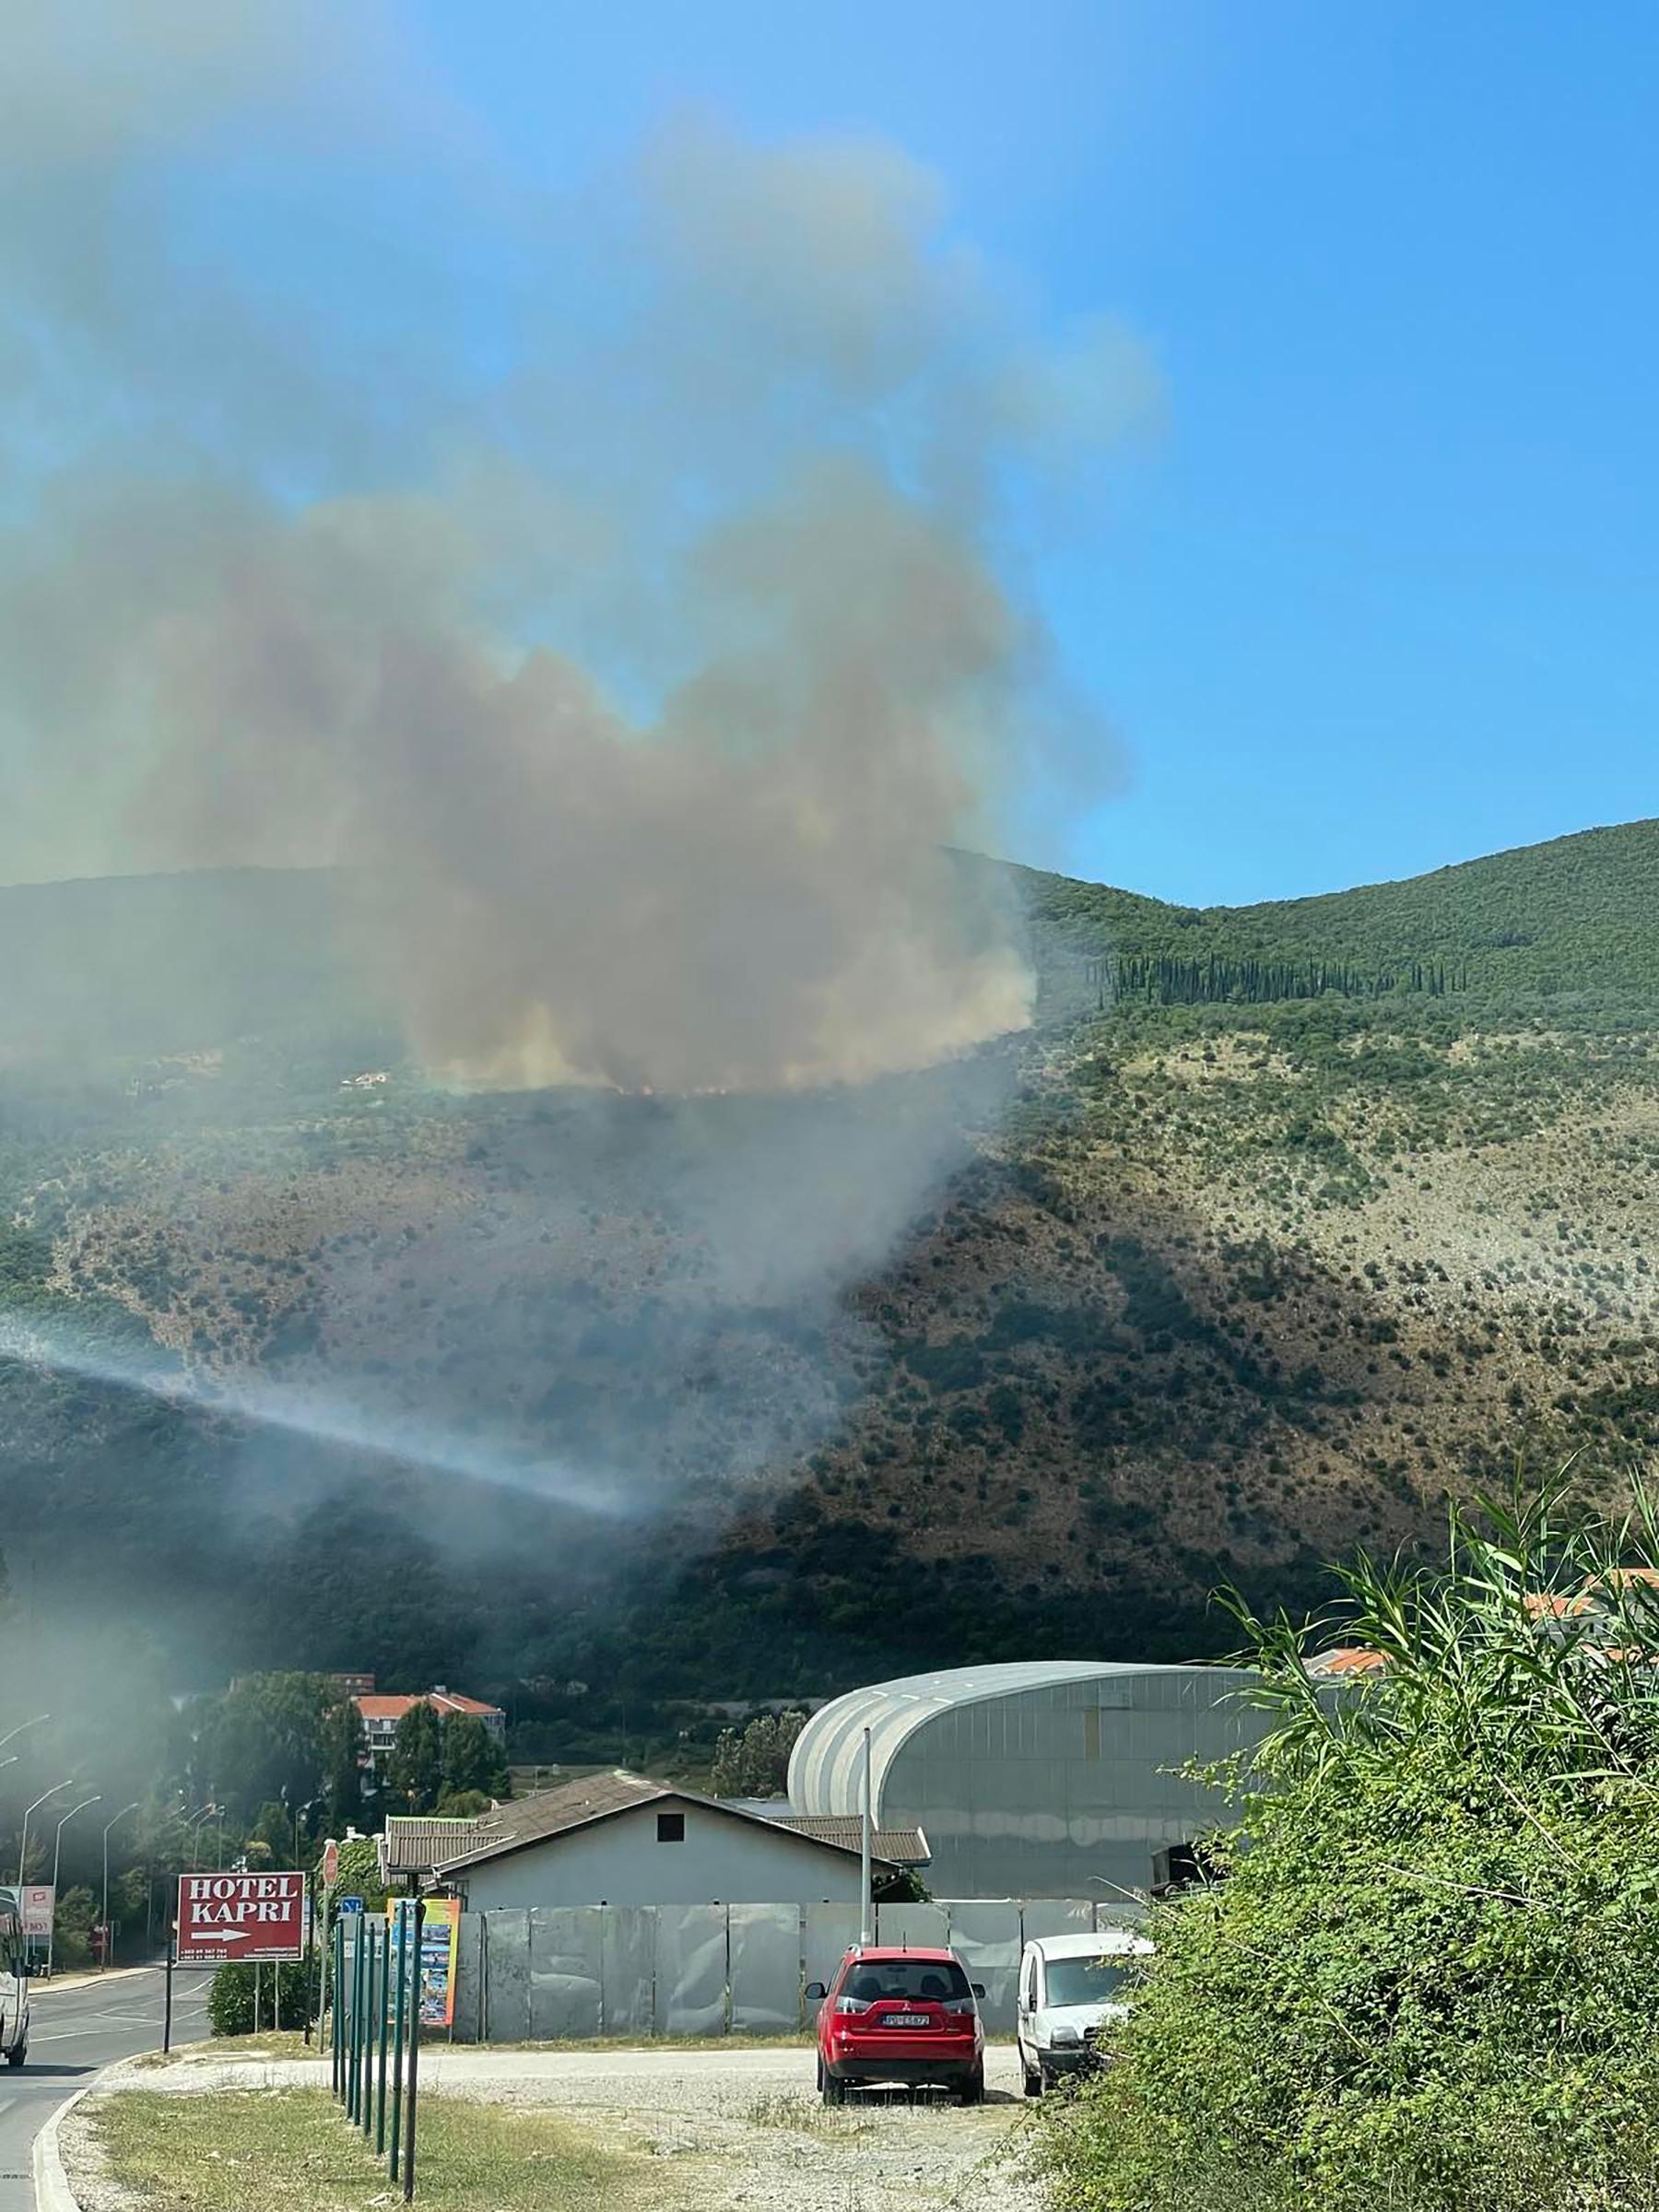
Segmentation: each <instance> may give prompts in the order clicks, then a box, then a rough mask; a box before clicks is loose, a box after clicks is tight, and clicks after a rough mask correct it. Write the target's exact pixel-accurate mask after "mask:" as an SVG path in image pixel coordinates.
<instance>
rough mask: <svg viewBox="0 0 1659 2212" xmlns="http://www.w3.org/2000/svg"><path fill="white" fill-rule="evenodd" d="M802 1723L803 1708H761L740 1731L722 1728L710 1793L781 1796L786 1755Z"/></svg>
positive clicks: (786, 1782)
mask: <svg viewBox="0 0 1659 2212" xmlns="http://www.w3.org/2000/svg"><path fill="white" fill-rule="evenodd" d="M805 1726H806V1714H805V1713H804V1712H782V1713H770V1712H763V1713H760V1714H759V1715H758V1716H757V1717H756V1718H755V1719H754V1720H752V1721H751V1722H750V1723H749V1724H748V1726H747V1728H745V1729H744V1731H743V1733H742V1735H738V1733H737V1732H736V1730H735V1729H733V1728H724V1729H722V1731H721V1733H720V1739H719V1741H718V1742H717V1743H716V1745H715V1747H714V1764H713V1769H712V1778H711V1787H712V1791H713V1794H714V1795H715V1796H716V1797H782V1795H783V1794H784V1793H785V1791H786V1790H787V1788H788V1786H789V1755H790V1753H791V1752H792V1751H793V1750H794V1747H795V1738H796V1737H797V1736H798V1735H800V1733H801V1731H802V1729H803V1728H804V1727H805Z"/></svg>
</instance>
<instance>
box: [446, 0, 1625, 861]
mask: <svg viewBox="0 0 1659 2212" xmlns="http://www.w3.org/2000/svg"><path fill="white" fill-rule="evenodd" d="M423 21H424V28H425V31H426V34H427V37H428V39H429V45H430V49H431V51H432V53H433V54H434V56H435V58H436V61H437V64H438V75H439V76H440V78H441V79H445V80H449V81H451V82H452V83H453V86H454V88H456V90H457V91H458V92H459V94H460V95H461V97H462V99H463V100H465V103H466V104H467V105H468V106H469V107H470V108H472V109H473V110H474V112H476V113H477V115H479V116H480V117H481V118H483V119H485V120H486V122H487V124H488V129H489V131H490V133H491V135H492V136H494V137H495V138H497V139H498V140H499V142H500V148H501V150H503V151H504V152H505V154H506V155H507V157H508V159H509V161H510V163H511V165H512V167H513V168H514V169H517V170H520V171H524V172H527V173H529V174H532V175H535V176H538V177H542V178H545V179H546V181H547V182H548V183H549V184H552V185H559V184H562V183H565V182H571V181H573V180H576V179H578V178H581V177H582V176H584V175H587V174H591V173H592V172H593V171H594V168H595V166H596V165H599V164H602V163H604V162H605V161H606V160H607V159H611V158H613V157H616V156H619V155H620V154H621V153H623V152H624V151H625V149H626V148H627V147H629V145H630V144H631V143H633V142H634V141H635V140H637V138H638V136H639V135H640V133H641V130H642V129H643V128H645V127H648V126H649V125H650V124H652V123H653V122H654V121H657V120H659V119H661V118H662V117H663V116H664V115H665V114H668V113H671V112H673V111H674V110H675V109H677V108H678V107H682V106H685V105H687V104H691V105H694V106H695V105H700V106H704V107H707V108H710V109H712V110H713V111H714V112H717V113H718V114H720V115H722V116H723V117H725V118H728V119H729V120H730V121H731V122H733V123H734V124H736V125H738V126H739V127H741V128H742V129H744V130H746V131H748V132H752V133H754V134H757V135H760V136H762V137H765V136H771V135H786V134H790V133H794V132H798V131H803V130H805V131H812V130H819V129H837V130H844V129H848V128H853V129H858V130H867V131H875V132H878V133H882V134H885V135H889V136H891V137H892V138H894V139H895V140H897V141H898V142H899V143H900V145H902V146H903V147H905V149H906V150H907V151H908V152H909V153H911V154H912V155H913V156H914V157H915V158H916V159H919V160H921V161H923V162H925V163H927V164H928V165H930V166H931V167H933V168H934V169H935V170H936V171H938V172H939V173H940V175H941V176H942V177H943V178H944V180H945V182H946V184H947V189H948V193H949V195H950V204H951V209H952V218H953V222H954V224H955V226H956V227H957V228H958V229H959V230H960V232H961V233H962V234H963V235H964V236H966V237H969V238H971V239H972V240H973V241H975V243H976V244H977V245H979V246H980V247H982V249H983V250H984V251H985V252H986V253H988V254H990V255H991V256H992V257H993V258H994V260H995V261H996V262H997V263H998V264H999V265H1001V266H1002V267H1003V268H1004V269H1005V270H1008V271H1012V272H1013V273H1014V275H1015V277H1016V278H1017V280H1018V281H1019V282H1020V283H1022V284H1023V285H1024V286H1025V287H1026V288H1028V289H1029V292H1030V296H1031V297H1032V299H1033V300H1035V301H1036V302H1038V303H1039V307H1040V311H1041V312H1042V313H1043V314H1045V315H1053V317H1055V318H1063V317H1065V316H1067V315H1074V314H1077V313H1083V312H1089V311H1093V310H1103V311H1105V312H1109V313H1112V314H1113V315H1115V316H1117V317H1120V318H1121V319H1123V320H1124V322H1125V323H1126V324H1128V325H1129V326H1130V327H1131V328H1132V329H1133V330H1135V332H1137V333H1138V334H1139V335H1141V337H1142V338H1143V339H1144V340H1145V341H1146V342H1147V345H1148V346H1149V347H1151V349H1152V351H1153V353H1154V355H1155V357H1156V359H1157V360H1158V362H1159V366H1160V369H1161V373H1162V378H1163V382H1164V386H1165V405H1164V410H1163V419H1162V422H1161V424H1160V426H1159V429H1157V430H1156V432H1155V433H1150V434H1148V435H1147V436H1146V437H1145V438H1144V439H1143V440H1142V441H1140V443H1139V446H1138V449H1137V450H1136V452H1135V453H1134V455H1133V456H1131V457H1129V458H1128V459H1126V460H1125V462H1124V464H1123V465H1121V466H1120V467H1119V468H1118V470H1117V471H1116V472H1115V473H1114V475H1113V477H1112V481H1111V487H1110V497H1109V500H1108V512H1106V513H1105V515H1104V516H1103V517H1101V518H1100V519H1099V520H1098V521H1097V522H1096V523H1095V524H1093V525H1092V526H1091V527H1090V529H1089V530H1088V532H1087V533H1079V534H1075V535H1072V536H1071V537H1070V538H1068V539H1067V541H1066V542H1065V545H1064V546H1063V547H1060V548H1059V549H1058V550H1056V551H1054V552H1053V553H1052V554H1051V555H1050V556H1049V557H1048V558H1047V559H1045V560H1044V562H1043V564H1042V567H1041V572H1040V575H1039V577H1038V579H1037V581H1038V584H1039V589H1040V594H1041V600H1042V603H1043V605H1044V606H1045V608H1046V610H1047V612H1048V615H1049V617H1050V618H1051V620H1052V622H1053V625H1054V627H1055V629H1056V630H1057V632H1058V634H1059V637H1060V639H1061V641H1062V643H1063V645H1064V648H1065V653H1066V655H1067V657H1068V661H1069V664H1070V665H1071V668H1072V670H1073V672H1074V674H1075V675H1076V677H1077V679H1078V680H1079V681H1080V682H1081V683H1082V684H1083V685H1084V686H1085V687H1086V688H1087V689H1088V691H1089V692H1090V693H1091V694H1092V695H1093V696H1094V697H1095V698H1096V699H1097V700H1099V701H1100V703H1101V705H1102V707H1103V708H1104V710H1105V712H1106V713H1107V714H1108V716H1109V717H1110V719H1111V722H1112V724H1113V725H1114V726H1115V728H1116V730H1117V732H1118V733H1119V735H1120V738H1121V740H1122V743H1123V746H1124V749H1125V751H1126V754H1127V756H1128V760H1129V771H1128V788H1127V789H1126V790H1125V791H1124V793H1123V794H1121V795H1119V796H1117V797H1114V798H1113V799H1112V800H1111V801H1110V802H1109V803H1107V804H1104V805H1102V806H1098V807H1097V808H1095V809H1094V810H1093V811H1092V812H1088V813H1084V812H1080V811H1075V810H1065V814H1064V818H1062V819H1061V820H1059V821H1057V822H1056V823H1055V824H1054V825H1053V828H1052V830H1050V832H1049V835H1048V839H1047V842H1048V846H1049V850H1048V851H1047V852H1046V853H1042V854H1041V855H1039V856H1040V857H1042V858H1046V859H1051V860H1058V861H1064V862H1065V864H1067V865H1071V866H1073V867H1074V868H1076V869H1077V870H1078V871H1079V872H1085V873H1088V874H1091V875H1096V876H1099V877H1104V878H1106V879H1109V880H1112V881H1114V882H1118V883H1122V884H1125V885H1129V886H1131V887H1133V888H1137V889H1142V890H1147V891H1151V892H1155V893H1158V894H1159V895H1162V896H1165V897H1170V898H1175V899H1181V900H1192V901H1194V902H1207V901H1211V900H1229V901H1241V900H1251V899H1257V898H1265V897H1274V896H1280V895H1288V894H1294V893H1298V892H1302V891H1312V890H1320V889H1326V888H1335V887H1337V886H1340V885H1344V884H1347V883H1352V882H1359V881H1370V880H1375V879H1378V878H1382V877H1394V876H1402V875H1408V874H1412V873H1415V872H1416V871H1418V870H1419V869H1423V868H1428V867H1432V866H1436V865H1441V863H1443V862H1446V861H1450V860H1455V859H1460V858H1465V857H1468V856H1471V855H1473V854H1476V853H1482V852H1488V851H1492V850H1495V849H1498V848H1500V847H1503V846H1506V845H1512V844H1517V843H1523V842H1527V841H1532V840H1535V839H1539V838H1546V837H1549V836H1553V835H1557V834H1559V833H1561V832H1563V831H1566V830H1575V829H1581V828H1585V827H1588V826H1590V825H1592V824H1594V823H1598V822H1606V821H1613V820H1621V819H1628V818H1632V817H1635V816H1641V815H1646V814H1651V813H1654V812H1659V796H1656V795H1655V788H1654V785H1655V777H1654V760H1655V750H1656V748H1655V745H1654V724H1655V706H1656V703H1659V621H1656V620H1655V616H1656V615H1659V607H1656V606H1655V598H1656V596H1659V594H1656V589H1655V587H1656V584H1659V562H1656V560H1655V542H1654V541H1655V519H1654V518H1655V495H1656V493H1659V466H1656V459H1659V453H1656V447H1659V429H1656V426H1655V409H1654V397H1653V394H1654V360H1653V355H1654V348H1655V338H1656V336H1659V304H1656V297H1655V293H1654V288H1653V283H1652V239H1651V226H1652V221H1653V211H1654V206H1655V186H1656V184H1659V176H1656V174H1655V171H1656V170H1659V155H1656V154H1655V150H1654V149H1655V146H1656V145H1659V135H1656V134H1655V133H1654V131H1653V113H1654V112H1655V95H1656V94H1659V13H1656V12H1655V11H1654V10H1653V9H1652V8H1651V7H1648V6H1631V5H1621V4H1618V0H1603V4H1602V5H1599V6H1595V7H1593V8H1581V7H1576V6H1567V5H1557V6H1543V5H1537V4H1536V0H1510V4H1508V5H1504V6H1497V5H1492V4H1489V0H1482V4H1474V0H1461V4H1457V5H1446V4H1441V5H1438V6H1410V5H1403V4H1397V5H1391V6H1382V5H1368V6H1335V5H1332V4H1331V0H1321V4H1309V5H1301V4H1298V0H1249V5H1244V4H1242V0H1233V4H1232V5H1225V4H1219V0H1218V4H1215V5H1185V4H1182V0H1156V4H1147V5H1141V4H1135V5H1124V0H1095V4H1093V5H1074V4H1073V0H1023V4H1022V5H1019V6H1004V5H996V6H988V5H978V6H975V5H971V4H967V5H964V4H962V0H958V4H957V5H955V6H947V5H942V4H938V0H925V4H924V0H886V4H884V5H879V6H877V5H870V4H868V0H855V4H847V0H841V4H840V5H836V6H828V7H817V8H813V9H807V8H806V7H802V6H777V5H776V4H775V0H774V4H773V5H769V6H760V5H756V4H754V0H700V6H697V7H696V8H691V7H687V6H673V7H669V6H658V5H647V4H646V0H631V4H630V5H629V6H627V7H625V8H619V9H600V8H597V7H593V6H585V7H561V8H547V7H546V6H538V5H530V4H523V5H521V4H518V0H494V4H493V5H490V6H481V7H471V8H465V9H464V8H456V7H452V6H448V5H439V4H438V0H428V5H427V6H426V8H425V10H424V13H423Z"/></svg>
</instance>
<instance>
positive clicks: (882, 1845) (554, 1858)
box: [434, 1773, 927, 1912]
mask: <svg viewBox="0 0 1659 2212" xmlns="http://www.w3.org/2000/svg"><path fill="white" fill-rule="evenodd" d="M856 1829H857V1824H856V1823H853V1824H852V1830H853V1833H852V1835H851V1836H850V1837H849V1835H848V1833H847V1830H846V1829H844V1828H841V1827H840V1825H839V1824H837V1832H836V1833H835V1834H834V1836H833V1838H831V1837H827V1836H825V1835H822V1834H814V1833H809V1832H808V1833H803V1832H801V1831H799V1830H795V1829H794V1828H791V1827H786V1826H785V1825H784V1824H783V1822H782V1821H781V1820H771V1819H766V1818H762V1817H761V1816H759V1815H758V1814H755V1813H747V1812H739V1811H738V1810H736V1809H735V1807H734V1806H729V1805H722V1804H721V1803H719V1801H718V1800H717V1799H715V1798H712V1797H702V1796H700V1795H698V1794H697V1793H696V1792H695V1791H692V1790H681V1789H676V1788H675V1787H674V1786H673V1785H672V1784H670V1783H661V1782H649V1781H647V1780H646V1779H645V1778H644V1777H643V1776H642V1775H638V1774H623V1773H615V1774H595V1775H591V1776H588V1777H586V1778H585V1779H583V1780H582V1781H580V1782H572V1783H566V1784H565V1785H564V1786H563V1787H562V1788H560V1789H557V1790H547V1791H544V1792H543V1794H541V1795H540V1796H538V1797H526V1798H524V1799H522V1800H520V1801H519V1802H517V1803H515V1804H511V1805H503V1806H498V1807H497V1808H496V1809H495V1810H494V1811H493V1812H491V1813H489V1814H488V1815H487V1816H485V1818H484V1819H483V1820H482V1821H481V1822H480V1824H479V1829H478V1832H477V1836H476V1837H475V1838H474V1839H473V1840H472V1841H470V1844H469V1847H468V1848H467V1849H465V1850H464V1851H462V1852H458V1853H456V1855H455V1856H454V1857H453V1858H452V1859H449V1860H447V1861H446V1862H445V1863H443V1864H442V1865H439V1866H438V1867H437V1868H436V1870H435V1876H434V1879H435V1880H436V1882H437V1883H438V1884H439V1886H440V1887H441V1888H445V1889H450V1890H453V1891H456V1892H457V1893H459V1894H460V1895H461V1896H462V1897H464V1898H465V1900H466V1906H467V1910H468V1911H469V1912H497V1911H500V1910H504V1909H509V1908H512V1907H523V1906H538V1905H602V1904H608V1905H706V1904H723V1905H724V1904H769V1905H770V1904H856V1903H857V1901H858V1891H859V1844H858V1840H857V1833H856ZM875 1842H876V1851H875V1854H874V1862H873V1863H874V1868H875V1872H876V1875H877V1878H878V1879H880V1878H885V1877H890V1876H892V1875H894V1874H896V1873H898V1872H899V1871H900V1868H901V1867H903V1866H906V1865H920V1864H924V1862H925V1859H926V1855H927V1845H926V1841H925V1839H924V1838H923V1837H922V1836H920V1835H919V1834H918V1833H917V1832H916V1831H915V1830H910V1831H908V1832H907V1833H897V1834H881V1835H878V1836H877V1838H876V1839H875Z"/></svg>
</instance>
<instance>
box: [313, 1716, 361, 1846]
mask: <svg viewBox="0 0 1659 2212" xmlns="http://www.w3.org/2000/svg"><path fill="white" fill-rule="evenodd" d="M367 1751H368V1738H367V1737H366V1736H365V1735H364V1733H363V1716H362V1714H361V1713H360V1712H359V1711H358V1708H357V1701H356V1700H355V1699H353V1698H348V1697H346V1696H344V1695H340V1696H338V1697H336V1698H335V1700H333V1702H332V1703H331V1704H330V1705H329V1706H328V1707H327V1709H326V1711H325V1712H324V1715H323V1724H322V1757H323V1801H324V1825H325V1827H326V1828H327V1830H328V1832H329V1834H330V1835H331V1836H343V1835H344V1834H345V1833H346V1830H347V1829H348V1828H356V1827H357V1826H358V1825H359V1823H360V1821H361V1820H362V1818H363V1763H364V1759H365V1758H366V1756H367Z"/></svg>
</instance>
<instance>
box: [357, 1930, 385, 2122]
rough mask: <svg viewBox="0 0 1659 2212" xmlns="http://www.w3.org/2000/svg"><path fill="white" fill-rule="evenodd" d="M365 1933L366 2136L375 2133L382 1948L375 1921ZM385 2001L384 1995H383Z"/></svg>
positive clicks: (364, 2095)
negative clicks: (376, 2010)
mask: <svg viewBox="0 0 1659 2212" xmlns="http://www.w3.org/2000/svg"><path fill="white" fill-rule="evenodd" d="M363 1933H364V1935H367V1936H368V1938H369V1963H368V1966H367V1968H366V1969H365V1972H366V1974H367V1977H368V1983H369V2002H368V2004H367V2005H366V2006H364V2008H363V2027H364V2030H365V2033H364V2036H363V2110H362V2123H363V2134H364V2136H371V2135H372V2134H373V2133H374V1992H375V1987H376V1984H377V1983H379V1980H380V1963H381V1962H380V1957H379V1950H380V1947H379V1945H378V1944H377V1943H376V1942H375V1940H374V1939H375V1937H376V1935H379V1933H380V1930H379V1929H378V1928H377V1927H376V1926H375V1924H374V1923H373V1921H371V1920H365V1921H364V1923H363ZM382 1999H383V1993H382Z"/></svg>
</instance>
